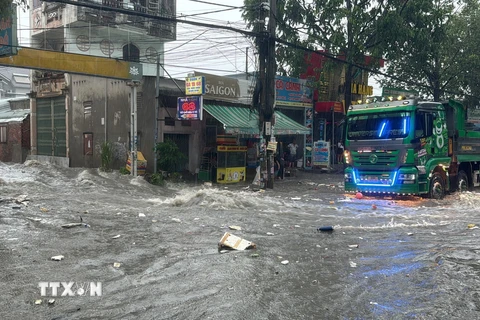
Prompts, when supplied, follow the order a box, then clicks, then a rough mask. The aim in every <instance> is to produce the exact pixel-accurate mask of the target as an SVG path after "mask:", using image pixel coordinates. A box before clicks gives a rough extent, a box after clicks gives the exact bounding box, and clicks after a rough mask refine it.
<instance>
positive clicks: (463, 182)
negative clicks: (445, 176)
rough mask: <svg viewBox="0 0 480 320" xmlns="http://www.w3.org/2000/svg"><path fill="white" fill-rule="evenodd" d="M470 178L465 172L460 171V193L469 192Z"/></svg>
mask: <svg viewBox="0 0 480 320" xmlns="http://www.w3.org/2000/svg"><path fill="white" fill-rule="evenodd" d="M468 189H469V187H468V176H467V174H466V173H465V171H463V170H462V171H460V172H459V173H458V192H465V191H468Z"/></svg>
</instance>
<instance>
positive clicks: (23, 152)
mask: <svg viewBox="0 0 480 320" xmlns="http://www.w3.org/2000/svg"><path fill="white" fill-rule="evenodd" d="M29 152H30V102H29V99H28V98H12V99H4V100H0V161H2V162H17V163H23V162H24V161H25V159H26V158H27V155H28V154H29Z"/></svg>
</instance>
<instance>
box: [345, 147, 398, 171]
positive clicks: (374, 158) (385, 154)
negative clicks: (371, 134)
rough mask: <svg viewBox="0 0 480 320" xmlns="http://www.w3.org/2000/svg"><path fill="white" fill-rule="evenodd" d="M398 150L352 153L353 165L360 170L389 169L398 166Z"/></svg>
mask: <svg viewBox="0 0 480 320" xmlns="http://www.w3.org/2000/svg"><path fill="white" fill-rule="evenodd" d="M399 153H400V152H399V151H398V150H388V151H378V150H376V151H372V152H358V151H353V152H352V158H353V165H354V166H355V167H357V168H359V169H369V168H372V169H373V168H375V169H377V168H380V167H389V168H393V167H396V166H397V159H398V155H399Z"/></svg>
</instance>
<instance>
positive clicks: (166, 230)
mask: <svg viewBox="0 0 480 320" xmlns="http://www.w3.org/2000/svg"><path fill="white" fill-rule="evenodd" d="M342 179H343V176H342V175H341V174H325V173H324V174H321V173H311V172H299V173H298V175H297V176H296V177H289V178H286V179H284V180H283V181H275V185H274V189H273V190H267V191H265V192H258V191H253V190H252V188H251V187H249V184H248V183H245V184H239V185H228V186H226V185H216V184H214V185H213V186H205V185H202V184H200V183H198V184H197V185H195V184H194V183H168V184H167V185H166V186H164V187H157V186H153V185H150V184H149V183H147V182H146V181H145V180H144V179H143V178H142V177H138V178H132V177H130V176H122V175H121V174H119V173H118V172H112V173H104V172H101V171H99V170H97V169H82V168H60V167H56V166H53V165H48V164H41V163H38V162H35V161H29V162H26V163H25V164H22V165H19V164H5V163H0V284H1V286H2V288H1V290H0V319H135V320H138V319H233V320H236V319H253V320H257V319H258V320H261V319H272V320H276V319H293V320H298V319H480V296H479V292H480V289H479V288H480V241H479V239H480V229H478V228H477V225H480V194H479V193H476V192H466V193H462V194H452V195H448V196H447V197H446V198H445V199H444V200H442V201H433V200H428V199H421V198H407V199H391V198H384V199H375V198H369V197H364V198H362V199H356V198H355V197H354V196H351V195H345V194H344V192H343V182H342ZM74 223H75V224H77V225H70V226H71V227H70V228H65V227H62V226H65V225H67V224H74ZM230 226H235V227H240V228H241V230H231V229H230V228H229V227H230ZM329 226H331V227H333V231H330V232H323V231H317V229H318V228H319V227H329ZM225 232H230V233H232V234H234V235H236V236H239V237H241V238H243V239H245V240H248V241H251V242H253V243H255V245H256V249H251V250H245V251H237V250H231V251H228V252H225V253H220V252H219V249H218V242H219V241H220V239H221V238H222V236H223V235H224V233H225ZM54 256H63V257H61V258H59V259H61V260H60V261H54V260H52V257H54ZM57 282H58V283H60V286H59V287H58V289H57V290H56V291H57V292H56V294H53V289H52V286H53V287H55V286H56V283H57ZM61 282H64V285H62V284H61ZM41 283H43V284H42V285H43V286H46V285H45V283H46V284H47V285H48V287H45V292H43V294H42V288H41V286H42V285H41ZM92 284H93V287H92ZM92 294H93V296H92Z"/></svg>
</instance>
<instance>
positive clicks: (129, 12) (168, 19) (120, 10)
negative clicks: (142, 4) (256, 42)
mask: <svg viewBox="0 0 480 320" xmlns="http://www.w3.org/2000/svg"><path fill="white" fill-rule="evenodd" d="M45 2H54V3H64V4H70V5H74V6H80V7H86V8H91V9H97V10H100V11H102V10H103V11H110V12H117V13H123V14H127V15H131V16H138V17H144V18H151V19H155V20H158V21H163V22H172V23H185V24H190V25H194V26H199V27H206V28H217V29H223V30H229V31H234V32H238V33H241V34H245V35H248V36H254V37H256V36H260V34H258V33H256V32H253V31H247V30H241V29H237V28H233V27H229V26H222V25H212V24H207V23H202V22H197V21H189V20H180V19H177V18H172V17H166V16H160V15H153V14H149V13H144V12H140V11H132V10H128V9H123V8H113V7H109V6H103V5H101V4H96V3H92V2H85V1H72V0H46V1H45Z"/></svg>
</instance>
